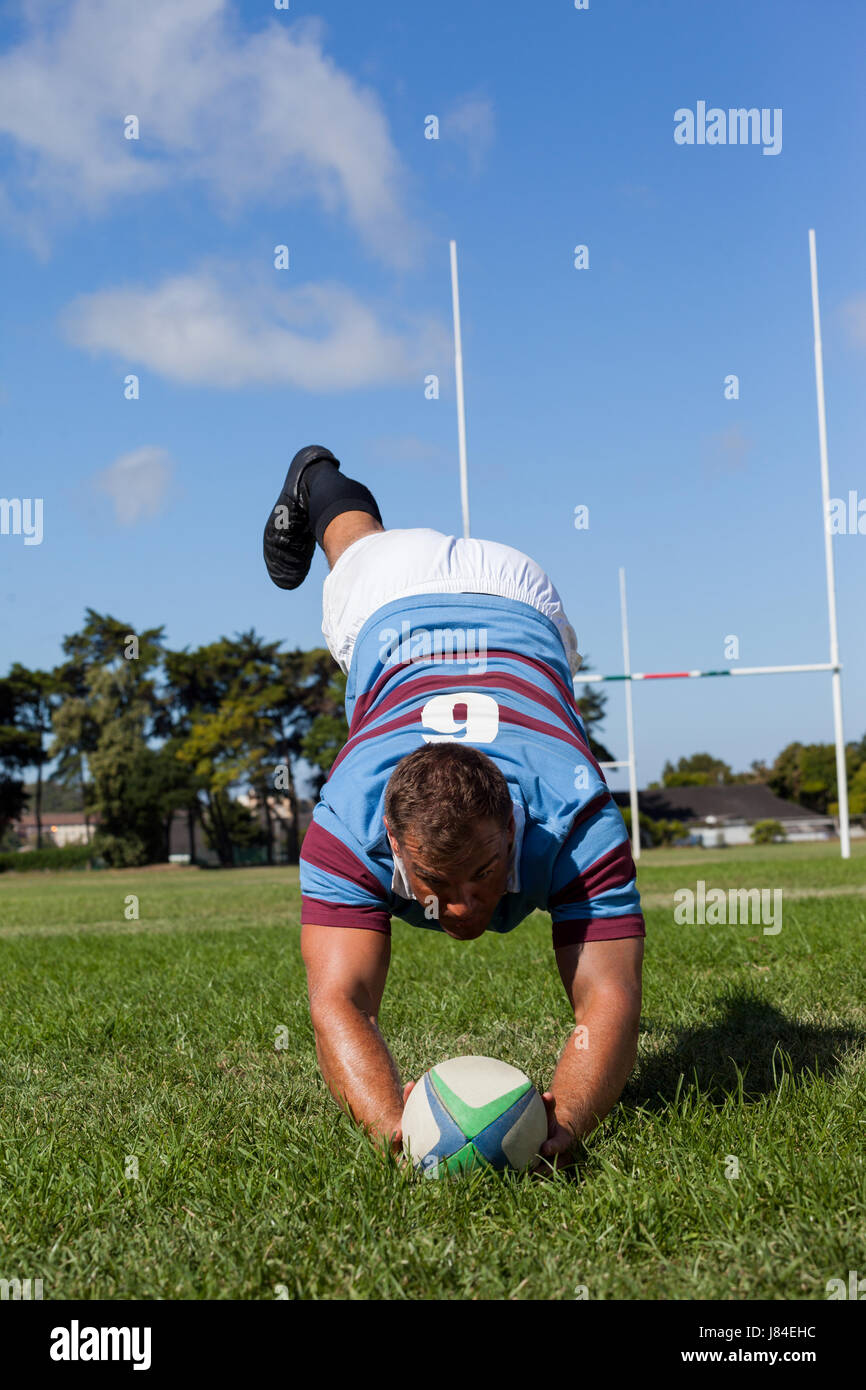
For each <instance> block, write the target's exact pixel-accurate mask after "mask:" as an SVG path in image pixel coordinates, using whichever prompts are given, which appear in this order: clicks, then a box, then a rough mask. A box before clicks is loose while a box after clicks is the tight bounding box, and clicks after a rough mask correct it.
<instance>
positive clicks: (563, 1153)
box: [535, 1091, 576, 1172]
mask: <svg viewBox="0 0 866 1390" xmlns="http://www.w3.org/2000/svg"><path fill="white" fill-rule="evenodd" d="M541 1099H542V1100H543V1101H544V1107H545V1109H546V1111H547V1138H546V1139H545V1141H544V1143H543V1144H542V1146H541V1148H540V1149H539V1155H540V1158H539V1161H538V1162H537V1163H536V1165H535V1171H536V1172H537V1171H538V1170H539V1169H540V1170H541V1171H542V1172H549V1171H550V1167H551V1165H552V1164H553V1163H554V1162H555V1163H556V1167H557V1168H564V1167H565V1166H566V1165H567V1164H568V1163H571V1162H573V1157H572V1150H573V1149H574V1146H575V1143H576V1140H575V1137H574V1132H573V1130H570V1129H568V1128H567V1126H566V1125H564V1124H560V1122H559V1120H558V1119H557V1115H556V1097H555V1096H554V1094H553V1092H552V1091H545V1092H544V1094H543V1095H542V1097H541Z"/></svg>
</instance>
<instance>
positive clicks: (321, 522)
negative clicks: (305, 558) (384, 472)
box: [303, 459, 382, 545]
mask: <svg viewBox="0 0 866 1390" xmlns="http://www.w3.org/2000/svg"><path fill="white" fill-rule="evenodd" d="M303 487H304V489H305V490H306V494H307V498H308V501H307V514H308V516H309V518H310V528H311V530H312V532H313V535H314V536H315V537H316V540H317V541H318V542H319V545H321V544H322V537H323V536H324V534H325V531H326V529H327V528H328V526H330V524H331V522H332V521H333V520H334V517H335V516H339V515H340V513H341V512H367V513H368V515H370V516H374V517H375V518H376V520H377V521H378V522H380V523H381V521H382V516H381V513H380V511H379V508H378V506H377V505H376V499H375V497H374V496H373V494H372V492H371V491H370V489H369V488H368V487H367V486H366V485H365V484H364V483H359V482H356V481H355V479H354V478H347V477H346V475H345V473H341V472H340V470H339V469H338V468H335V467H334V465H333V464H332V463H329V462H328V461H327V459H321V460H320V461H319V462H318V463H311V464H310V466H309V468H307V469H305V471H304V477H303Z"/></svg>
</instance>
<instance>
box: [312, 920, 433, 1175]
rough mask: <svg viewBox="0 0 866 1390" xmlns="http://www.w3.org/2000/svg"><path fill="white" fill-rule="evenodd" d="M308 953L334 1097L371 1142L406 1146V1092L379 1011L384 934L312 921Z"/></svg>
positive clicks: (316, 1025) (322, 1057)
mask: <svg viewBox="0 0 866 1390" xmlns="http://www.w3.org/2000/svg"><path fill="white" fill-rule="evenodd" d="M301 954H302V956H303V959H304V965H305V967H306V971H307V989H308V992H309V998H310V1018H311V1020H312V1024H313V1031H314V1033H315V1038H316V1055H317V1057H318V1059H319V1066H320V1068H321V1072H322V1076H323V1077H324V1079H325V1081H326V1083H327V1085H328V1088H329V1090H330V1091H331V1094H332V1095H333V1096H334V1097H335V1099H336V1100H337V1101H338V1102H339V1104H340V1105H341V1106H342V1107H343V1109H344V1110H347V1111H348V1113H349V1114H350V1115H351V1116H352V1118H353V1119H354V1120H355V1121H356V1123H357V1124H360V1125H362V1126H363V1127H364V1129H365V1130H366V1131H367V1133H368V1134H369V1135H370V1137H371V1138H372V1139H373V1140H374V1141H376V1142H381V1139H382V1137H387V1138H388V1140H389V1142H390V1144H391V1147H392V1149H393V1150H394V1151H395V1152H396V1151H397V1150H399V1148H400V1141H401V1138H402V1136H401V1132H400V1121H401V1117H402V1113H403V1102H404V1093H405V1091H407V1090H409V1089H411V1088H410V1087H407V1088H401V1085H400V1076H399V1073H398V1071H397V1067H396V1064H395V1062H394V1059H393V1057H392V1056H391V1053H390V1052H389V1051H388V1048H387V1045H386V1043H385V1039H384V1038H383V1037H382V1034H381V1033H380V1032H379V1025H378V1013H379V1008H380V1006H381V1003H382V994H383V992H384V989H385V979H386V977H387V974H388V965H389V963H390V959H391V938H390V936H389V935H387V934H385V933H384V932H381V931H367V930H364V929H361V928H354V927H324V926H316V925H315V924H314V923H309V922H305V923H304V924H303V926H302V927H301Z"/></svg>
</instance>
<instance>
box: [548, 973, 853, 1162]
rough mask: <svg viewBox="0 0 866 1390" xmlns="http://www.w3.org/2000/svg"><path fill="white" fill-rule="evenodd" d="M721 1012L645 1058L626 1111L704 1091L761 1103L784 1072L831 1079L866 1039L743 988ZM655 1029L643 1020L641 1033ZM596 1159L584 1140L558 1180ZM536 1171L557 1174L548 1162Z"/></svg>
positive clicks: (724, 1001) (704, 1095)
mask: <svg viewBox="0 0 866 1390" xmlns="http://www.w3.org/2000/svg"><path fill="white" fill-rule="evenodd" d="M715 1013H716V1017H715V1018H714V1019H713V1020H712V1021H711V1022H707V1023H704V1024H701V1025H700V1026H699V1027H696V1028H685V1029H683V1030H682V1031H681V1032H680V1033H679V1034H678V1035H677V1036H676V1038H675V1040H674V1041H673V1043H671V1044H670V1045H669V1046H668V1047H666V1048H665V1049H664V1050H663V1051H661V1052H658V1053H656V1054H654V1055H650V1056H646V1055H645V1056H643V1057H642V1058H641V1062H640V1066H639V1068H638V1070H637V1071H636V1072H635V1073H634V1075H633V1076H632V1078H631V1079H630V1081H629V1082H628V1084H627V1085H626V1088H625V1090H624V1091H623V1094H622V1100H621V1105H622V1106H623V1107H624V1108H625V1109H626V1110H637V1109H641V1110H650V1111H664V1110H667V1109H669V1108H670V1107H671V1106H674V1105H676V1104H677V1103H678V1102H681V1101H685V1100H686V1099H688V1098H694V1099H697V1098H698V1097H699V1098H700V1099H701V1100H705V1101H708V1102H709V1103H710V1104H711V1105H713V1106H716V1107H721V1106H723V1105H724V1104H725V1101H726V1100H728V1099H729V1098H730V1097H731V1096H741V1097H742V1101H743V1103H744V1104H747V1105H748V1104H749V1103H752V1104H755V1103H757V1102H758V1101H759V1100H760V1099H761V1098H762V1097H763V1096H766V1095H768V1094H771V1093H772V1092H773V1091H776V1090H777V1089H778V1088H779V1086H780V1085H781V1084H782V1080H783V1077H787V1078H789V1081H788V1084H789V1085H790V1084H792V1083H793V1085H795V1086H798V1085H803V1084H807V1083H808V1082H810V1081H814V1080H816V1079H818V1080H820V1079H823V1080H828V1081H832V1080H833V1079H834V1077H835V1076H836V1074H837V1073H838V1071H839V1069H840V1066H841V1064H842V1062H843V1060H844V1057H845V1054H846V1053H847V1052H850V1051H852V1050H854V1049H855V1048H858V1047H863V1046H864V1044H866V1031H864V1029H862V1028H859V1027H857V1026H855V1025H853V1024H852V1025H847V1026H846V1025H842V1026H839V1027H835V1028H834V1027H826V1026H824V1027H822V1026H820V1025H818V1024H813V1023H801V1022H799V1021H798V1020H797V1019H796V1018H788V1017H787V1016H786V1015H785V1014H784V1013H782V1012H781V1011H780V1010H779V1009H777V1008H775V1007H774V1006H773V1005H772V1004H769V1003H768V1002H767V1000H766V999H763V998H761V997H760V996H759V995H755V994H751V993H749V992H748V991H745V990H743V991H737V992H736V993H733V994H726V995H723V996H722V997H721V998H719V999H718V1000H717V1001H716V1006H715ZM653 1031H654V1028H653V1026H652V1025H648V1024H642V1026H641V1032H642V1033H644V1034H646V1033H650V1035H651V1034H652V1032H653ZM665 1031H666V1032H667V1031H669V1030H667V1029H666V1030H665ZM591 1161H592V1154H591V1152H589V1151H588V1150H587V1149H586V1148H584V1146H583V1145H578V1147H577V1149H576V1151H575V1152H574V1154H573V1155H572V1156H571V1160H570V1161H569V1162H568V1163H567V1165H566V1166H564V1167H563V1168H561V1169H560V1170H559V1173H558V1177H559V1180H560V1181H563V1180H564V1181H567V1182H572V1183H579V1182H581V1180H582V1178H583V1170H584V1169H585V1168H586V1166H587V1164H588V1163H590V1162H591ZM535 1176H536V1178H540V1179H541V1180H544V1179H549V1178H550V1177H552V1176H554V1174H553V1173H552V1171H551V1169H550V1167H546V1168H545V1169H544V1170H543V1171H542V1172H539V1173H536V1175H535Z"/></svg>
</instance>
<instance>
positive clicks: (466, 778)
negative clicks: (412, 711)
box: [385, 743, 512, 863]
mask: <svg viewBox="0 0 866 1390" xmlns="http://www.w3.org/2000/svg"><path fill="white" fill-rule="evenodd" d="M511 806H512V802H511V794H510V792H509V790H508V783H507V782H506V780H505V778H504V777H503V775H502V773H501V771H500V770H499V768H498V767H497V766H496V763H495V762H494V761H493V759H492V758H488V756H487V754H486V753H482V752H480V751H479V749H477V748H473V747H471V746H470V745H469V744H465V743H426V744H425V745H424V747H423V748H416V750H415V752H414V753H409V754H407V756H406V757H405V758H402V759H401V760H400V762H399V763H398V764H397V766H396V767H395V768H394V771H393V772H392V773H391V776H390V778H389V779H388V786H387V788H386V791H385V815H386V816H387V817H388V826H389V829H390V831H391V834H392V835H393V836H394V838H395V840H396V841H397V843H398V844H401V843H403V841H404V839H405V836H406V833H407V831H412V832H413V833H414V834H415V835H416V836H417V837H418V839H419V841H420V842H421V843H422V844H423V845H424V848H425V851H426V853H427V854H428V855H429V856H430V858H431V860H432V861H433V862H434V863H436V862H441V861H442V860H445V859H448V858H450V857H452V856H453V855H455V854H461V853H465V851H466V847H467V846H466V840H467V835H471V833H472V831H473V829H474V827H475V824H476V823H477V822H478V821H481V820H487V819H489V820H493V821H495V822H496V823H497V825H500V826H501V827H502V828H503V829H505V827H506V826H507V825H508V822H509V819H510V816H511Z"/></svg>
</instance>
